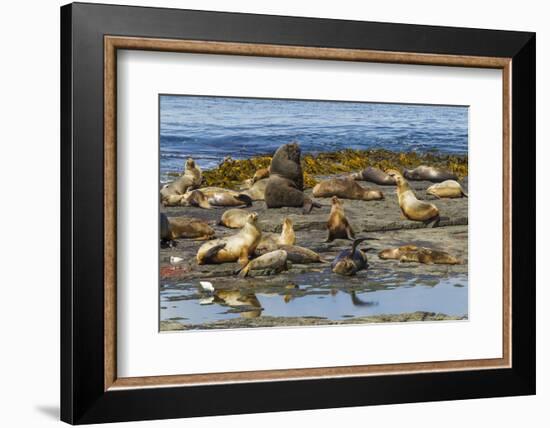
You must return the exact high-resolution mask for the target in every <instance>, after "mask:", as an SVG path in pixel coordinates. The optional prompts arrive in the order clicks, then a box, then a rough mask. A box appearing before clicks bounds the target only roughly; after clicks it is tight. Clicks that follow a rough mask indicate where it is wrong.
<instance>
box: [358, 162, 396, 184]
mask: <svg viewBox="0 0 550 428" xmlns="http://www.w3.org/2000/svg"><path fill="white" fill-rule="evenodd" d="M351 177H352V178H353V179H354V180H359V181H370V182H371V183H375V184H379V185H381V186H389V185H392V184H395V179H394V178H393V177H390V176H389V175H388V174H386V173H385V172H384V171H382V170H381V169H378V168H374V167H372V166H369V167H367V168H365V169H364V170H363V171H360V172H356V173H354V174H351Z"/></svg>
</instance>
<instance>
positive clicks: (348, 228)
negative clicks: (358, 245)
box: [346, 224, 355, 240]
mask: <svg viewBox="0 0 550 428" xmlns="http://www.w3.org/2000/svg"><path fill="white" fill-rule="evenodd" d="M346 234H347V235H348V239H350V240H351V239H355V232H354V231H353V229H352V228H351V226H350V225H349V224H348V225H347V226H346Z"/></svg>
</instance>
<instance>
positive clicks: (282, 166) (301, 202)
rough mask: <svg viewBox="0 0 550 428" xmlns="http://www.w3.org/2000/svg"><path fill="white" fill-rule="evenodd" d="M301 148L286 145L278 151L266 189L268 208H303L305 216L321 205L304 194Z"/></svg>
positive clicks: (274, 156) (271, 166) (272, 161)
mask: <svg viewBox="0 0 550 428" xmlns="http://www.w3.org/2000/svg"><path fill="white" fill-rule="evenodd" d="M300 156H301V151H300V146H299V145H298V144H296V143H291V144H284V145H282V146H281V147H279V148H278V149H277V151H276V152H275V154H274V155H273V158H272V160H271V165H270V167H269V170H270V174H269V178H268V179H267V180H268V181H267V184H266V187H265V203H266V205H267V207H268V208H281V207H303V212H304V214H307V213H309V212H310V211H311V209H312V208H313V207H314V206H315V207H320V205H319V204H318V203H316V202H314V201H312V200H311V199H310V198H309V197H307V196H306V195H305V194H304V192H303V189H304V177H303V173H302V166H301V165H300Z"/></svg>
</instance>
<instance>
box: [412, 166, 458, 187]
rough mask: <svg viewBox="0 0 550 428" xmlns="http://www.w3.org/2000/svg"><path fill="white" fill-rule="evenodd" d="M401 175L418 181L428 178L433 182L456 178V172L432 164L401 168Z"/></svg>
mask: <svg viewBox="0 0 550 428" xmlns="http://www.w3.org/2000/svg"><path fill="white" fill-rule="evenodd" d="M403 177H405V178H406V179H407V180H413V181H420V180H428V181H431V182H433V183H439V182H441V181H445V180H457V179H458V177H457V176H456V174H453V173H452V172H450V171H446V170H444V169H439V168H435V167H433V166H426V165H420V166H417V167H416V168H414V169H405V170H403Z"/></svg>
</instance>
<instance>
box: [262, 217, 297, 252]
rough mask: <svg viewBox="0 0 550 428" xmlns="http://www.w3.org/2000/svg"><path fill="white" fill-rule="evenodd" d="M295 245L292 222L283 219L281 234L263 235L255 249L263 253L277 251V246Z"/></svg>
mask: <svg viewBox="0 0 550 428" xmlns="http://www.w3.org/2000/svg"><path fill="white" fill-rule="evenodd" d="M295 243H296V234H295V233H294V228H293V225H292V220H291V219H290V218H289V217H285V219H284V220H283V226H282V230H281V233H280V234H276V233H263V234H262V239H261V240H260V243H259V244H258V246H257V249H258V250H264V251H265V249H268V250H269V251H273V250H275V249H277V247H278V246H279V245H294V244H295Z"/></svg>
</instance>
